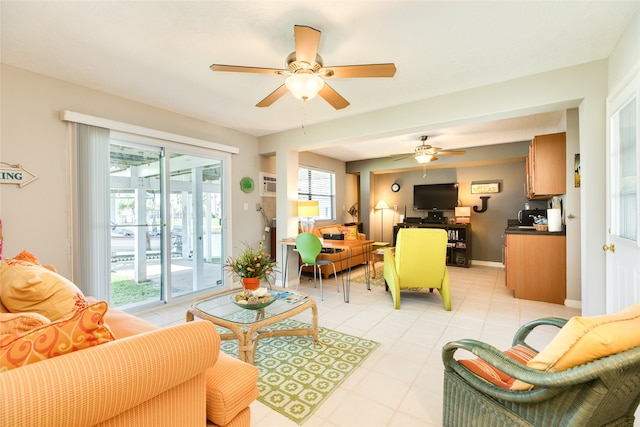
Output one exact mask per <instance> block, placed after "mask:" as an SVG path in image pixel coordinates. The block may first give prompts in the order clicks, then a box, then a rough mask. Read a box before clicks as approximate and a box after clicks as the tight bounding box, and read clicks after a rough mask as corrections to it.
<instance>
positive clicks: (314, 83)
mask: <svg viewBox="0 0 640 427" xmlns="http://www.w3.org/2000/svg"><path fill="white" fill-rule="evenodd" d="M284 85H285V86H286V87H287V89H288V90H289V92H291V94H292V95H293V96H295V97H296V98H298V99H300V100H301V101H308V100H310V99H313V98H315V96H316V95H317V94H318V92H320V91H321V90H322V88H323V87H324V80H322V79H321V78H320V77H318V76H316V75H315V74H311V73H296V74H293V75H291V76H289V77H287V80H285V82H284Z"/></svg>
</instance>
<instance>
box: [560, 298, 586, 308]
mask: <svg viewBox="0 0 640 427" xmlns="http://www.w3.org/2000/svg"><path fill="white" fill-rule="evenodd" d="M564 305H566V306H567V307H569V308H580V309H582V301H577V300H573V299H566V300H564Z"/></svg>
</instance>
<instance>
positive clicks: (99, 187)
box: [76, 123, 111, 302]
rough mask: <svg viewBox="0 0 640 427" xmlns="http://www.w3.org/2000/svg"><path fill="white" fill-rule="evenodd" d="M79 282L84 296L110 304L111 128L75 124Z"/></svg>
mask: <svg viewBox="0 0 640 427" xmlns="http://www.w3.org/2000/svg"><path fill="white" fill-rule="evenodd" d="M76 129H77V144H78V147H77V153H78V156H77V161H78V165H77V167H78V169H77V170H78V184H77V188H78V205H77V210H78V212H77V218H78V225H77V228H76V229H77V233H78V237H77V242H78V251H77V259H78V265H79V269H78V275H79V277H78V280H77V285H78V286H79V287H80V289H81V290H82V292H83V293H84V294H85V295H91V296H94V297H95V298H97V299H99V300H104V301H108V302H110V296H111V262H110V261H109V260H110V259H111V254H110V252H111V240H110V232H109V230H110V227H111V224H110V221H111V219H110V218H111V217H110V215H109V191H110V182H109V129H105V128H100V127H95V126H89V125H84V124H80V123H78V124H76Z"/></svg>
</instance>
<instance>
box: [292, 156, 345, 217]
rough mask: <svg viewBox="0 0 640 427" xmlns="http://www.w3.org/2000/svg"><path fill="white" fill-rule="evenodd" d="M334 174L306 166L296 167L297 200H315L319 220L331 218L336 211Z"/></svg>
mask: <svg viewBox="0 0 640 427" xmlns="http://www.w3.org/2000/svg"><path fill="white" fill-rule="evenodd" d="M335 182H336V174H335V173H333V172H328V171H321V170H318V169H311V168H306V167H299V168H298V200H317V201H318V205H319V208H320V215H319V216H318V219H320V220H325V219H327V220H332V219H334V218H335V212H336V206H335V205H336V184H335Z"/></svg>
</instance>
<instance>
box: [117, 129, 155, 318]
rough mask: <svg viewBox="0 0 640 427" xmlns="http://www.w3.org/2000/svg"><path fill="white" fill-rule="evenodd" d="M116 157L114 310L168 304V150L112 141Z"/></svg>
mask: <svg viewBox="0 0 640 427" xmlns="http://www.w3.org/2000/svg"><path fill="white" fill-rule="evenodd" d="M109 156H110V188H111V191H110V212H111V213H110V216H111V225H110V227H111V229H110V234H111V238H110V242H111V304H112V305H113V306H115V307H120V308H127V307H132V306H137V305H141V304H147V303H150V302H154V301H160V300H162V287H163V283H164V280H163V276H162V268H161V266H162V263H161V260H162V248H163V245H162V244H161V241H162V231H163V227H162V226H161V221H160V212H161V203H162V202H161V201H162V198H161V182H162V180H161V174H162V172H161V171H162V163H161V159H162V149H160V148H154V147H141V146H139V145H133V144H127V143H124V142H120V141H115V140H112V141H111V144H110V150H109Z"/></svg>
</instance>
